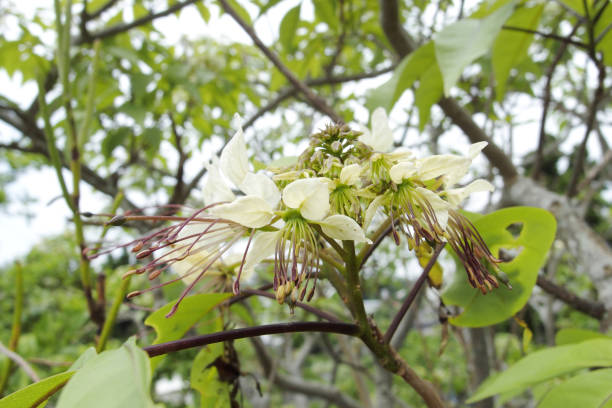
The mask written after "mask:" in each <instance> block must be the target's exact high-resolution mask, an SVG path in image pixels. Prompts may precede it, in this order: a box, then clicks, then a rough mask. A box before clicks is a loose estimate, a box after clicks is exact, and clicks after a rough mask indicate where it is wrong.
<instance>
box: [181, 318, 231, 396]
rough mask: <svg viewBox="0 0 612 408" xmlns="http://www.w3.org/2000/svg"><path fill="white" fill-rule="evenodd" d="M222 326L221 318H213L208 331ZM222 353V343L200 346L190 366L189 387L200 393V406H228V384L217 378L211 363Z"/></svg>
mask: <svg viewBox="0 0 612 408" xmlns="http://www.w3.org/2000/svg"><path fill="white" fill-rule="evenodd" d="M222 328H223V323H222V321H221V319H215V321H214V322H213V324H211V327H210V329H209V330H210V331H218V330H221V329H222ZM222 355H223V343H214V344H209V345H207V346H204V347H202V349H201V350H200V352H199V353H198V355H197V356H196V358H195V360H194V361H193V365H192V366H191V378H190V380H191V388H193V389H195V390H197V391H198V392H199V393H200V401H201V402H200V406H201V407H202V408H209V407H211V408H224V407H229V406H230V401H229V384H227V383H224V382H222V381H220V380H219V374H218V373H217V369H216V368H215V367H214V366H211V363H212V362H214V361H215V360H216V359H217V358H218V357H220V356H222Z"/></svg>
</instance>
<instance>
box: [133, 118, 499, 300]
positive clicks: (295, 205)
mask: <svg viewBox="0 0 612 408" xmlns="http://www.w3.org/2000/svg"><path fill="white" fill-rule="evenodd" d="M371 122H372V128H371V129H366V128H362V129H360V131H355V130H352V129H351V128H349V127H348V126H347V125H337V124H334V125H328V126H327V127H326V128H325V129H323V130H322V131H320V132H319V133H317V134H315V135H313V136H312V138H311V142H310V145H309V146H308V147H307V148H306V150H305V151H304V152H303V153H302V154H301V155H300V156H299V158H297V160H296V161H295V162H294V163H293V164H292V165H290V166H288V167H284V168H278V167H274V168H273V167H270V168H268V169H267V170H262V171H259V172H255V171H253V170H251V165H250V162H249V159H248V154H247V146H246V143H245V140H244V134H243V131H242V128H241V127H238V129H237V131H236V134H235V135H234V136H233V137H232V139H231V140H230V141H229V142H228V144H227V145H226V146H225V148H224V149H223V151H222V153H221V156H220V157H219V158H216V157H215V158H213V159H212V160H211V161H210V163H208V165H207V166H208V176H207V180H206V184H205V187H204V191H203V196H204V201H205V203H204V204H205V207H203V208H202V209H200V210H197V211H194V212H192V213H191V214H190V215H189V216H186V217H180V216H176V215H175V216H174V217H168V218H172V219H173V220H175V221H176V222H175V223H174V224H173V225H171V226H169V227H164V228H161V229H159V230H158V231H155V232H153V233H152V234H150V235H148V236H146V237H144V238H140V239H138V240H136V241H134V242H133V243H131V245H132V246H133V248H134V250H135V252H136V253H137V258H145V257H150V259H152V260H151V261H149V262H148V263H147V264H146V265H144V266H142V267H140V268H138V269H135V270H134V271H132V273H145V272H146V273H149V276H150V277H157V276H158V275H159V274H160V273H161V272H162V271H164V270H166V269H168V268H172V269H173V270H174V271H175V272H177V273H178V274H179V277H178V278H177V279H186V278H188V277H190V278H189V283H188V286H187V287H186V289H185V290H184V292H183V296H185V295H186V294H187V293H188V292H189V291H190V290H191V289H192V288H193V286H194V285H195V284H196V283H197V282H198V281H199V280H200V279H201V278H202V277H203V276H205V275H206V274H210V273H212V272H211V271H212V270H214V269H215V268H216V267H217V265H219V263H225V264H226V265H228V264H232V265H234V266H235V271H236V276H235V279H234V283H233V291H234V292H235V293H238V292H239V291H240V280H241V279H242V278H244V276H245V275H246V274H249V273H250V272H252V271H253V269H254V268H255V266H257V265H258V264H260V263H262V262H265V261H266V260H269V262H272V263H273V264H274V278H273V285H274V290H275V292H276V298H277V300H278V301H279V302H280V303H285V302H286V303H289V304H290V305H291V306H292V305H294V304H295V302H297V301H301V300H303V299H307V300H308V299H310V298H311V297H312V295H313V294H314V289H315V285H316V279H317V275H318V273H319V270H320V267H321V264H322V261H321V257H320V253H321V251H322V250H323V248H324V247H325V246H328V245H331V246H332V247H338V245H339V244H338V241H353V242H354V243H356V244H360V243H363V244H369V243H370V242H371V241H370V240H369V239H368V237H367V235H366V233H367V231H368V229H369V226H370V224H371V223H372V220H373V219H374V216H375V214H376V213H382V214H384V215H385V216H387V217H388V218H389V219H390V221H391V223H390V225H391V233H392V236H393V238H394V240H395V241H396V243H398V244H399V243H400V242H401V239H400V235H404V236H405V237H406V238H407V239H406V241H407V242H409V243H410V244H411V245H412V247H418V246H419V245H421V244H424V243H427V244H428V245H431V246H433V245H435V244H436V243H443V242H448V243H449V245H450V246H451V247H452V249H453V250H454V251H455V252H456V253H457V255H458V257H459V258H460V259H461V261H462V262H463V264H464V265H465V267H466V270H467V273H468V280H469V282H470V284H471V285H472V286H473V287H475V288H478V289H480V290H481V291H482V292H483V293H486V292H487V291H489V290H491V289H492V288H493V287H497V286H498V283H497V280H496V278H495V277H494V276H493V275H492V274H490V273H489V271H488V269H487V268H488V267H493V268H495V265H496V264H497V263H498V262H499V260H497V259H496V258H495V257H494V256H493V255H492V254H491V252H490V251H489V249H488V248H487V245H486V244H485V243H484V241H483V240H482V238H481V237H480V235H479V234H478V231H477V230H476V229H475V228H474V226H473V225H472V224H471V223H470V222H469V221H468V220H467V219H466V218H465V217H464V216H462V215H461V214H460V213H459V212H458V211H457V209H458V206H459V205H460V204H461V203H462V202H463V201H464V200H465V199H466V198H467V197H468V196H469V195H470V194H471V193H473V192H477V191H491V190H493V186H492V185H491V184H490V183H488V182H487V181H485V180H476V181H473V182H472V183H470V184H468V185H467V186H465V187H461V188H455V187H454V185H455V184H456V183H457V182H458V181H460V179H461V178H463V176H465V175H466V174H467V172H468V170H469V167H470V165H471V162H472V160H473V159H474V158H475V157H476V156H477V155H478V154H479V153H480V151H481V150H482V149H483V148H484V147H485V146H486V143H476V144H474V145H472V146H471V147H470V150H469V153H468V154H467V155H466V156H459V155H452V154H445V155H435V156H429V157H425V158H417V157H416V155H415V154H414V153H413V152H411V151H409V150H406V149H396V150H392V148H393V137H392V132H391V128H390V127H389V124H388V120H387V116H386V114H385V112H384V110H382V109H376V110H375V111H374V112H373V113H372V118H371ZM158 219H159V217H158ZM236 251H238V255H237V256H236ZM231 256H234V258H235V259H236V261H235V262H233V263H230V262H229V261H228V258H230V257H231ZM310 281H312V285H310V284H309V282H310ZM139 293H140V292H139Z"/></svg>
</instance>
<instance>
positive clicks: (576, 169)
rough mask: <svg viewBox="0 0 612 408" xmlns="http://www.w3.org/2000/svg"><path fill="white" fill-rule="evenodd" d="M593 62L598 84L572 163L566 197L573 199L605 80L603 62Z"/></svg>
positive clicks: (602, 94)
mask: <svg viewBox="0 0 612 408" xmlns="http://www.w3.org/2000/svg"><path fill="white" fill-rule="evenodd" d="M593 62H595V64H596V65H597V69H598V70H599V76H598V81H599V83H598V85H597V89H596V90H595V95H594V96H593V101H592V102H591V105H590V106H589V111H588V116H587V123H586V130H585V132H584V137H583V139H582V143H581V144H580V147H579V148H578V151H577V152H576V156H575V157H576V160H575V161H574V163H573V173H572V179H571V181H570V184H569V187H568V189H567V196H568V197H574V196H575V195H576V194H578V188H577V187H578V180H579V179H580V176H582V173H583V170H584V162H585V160H586V153H587V152H586V145H587V141H588V140H589V136H590V135H591V130H593V127H594V126H595V119H596V117H597V111H598V109H599V107H600V105H601V101H602V99H603V97H604V82H605V79H606V67H605V66H604V64H603V62H602V61H600V60H598V59H595V60H593Z"/></svg>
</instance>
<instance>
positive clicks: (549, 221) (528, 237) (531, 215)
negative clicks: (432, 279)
mask: <svg viewBox="0 0 612 408" xmlns="http://www.w3.org/2000/svg"><path fill="white" fill-rule="evenodd" d="M467 216H468V218H470V215H469V214H468V215H467ZM473 223H474V226H475V227H476V229H477V230H478V231H479V232H480V234H481V236H482V237H483V239H484V241H485V242H486V243H487V245H488V246H489V248H491V250H492V251H493V253H496V252H498V251H499V250H500V249H506V250H510V251H519V253H518V255H516V257H515V258H514V259H513V260H512V261H510V262H505V263H501V264H499V268H500V269H501V270H502V271H503V272H504V273H505V275H506V276H507V278H508V280H509V281H510V284H511V285H512V289H511V290H510V289H507V288H504V287H503V286H502V287H500V288H499V289H497V290H494V291H493V292H491V293H488V294H486V295H483V294H482V293H481V292H480V291H478V290H477V289H474V288H472V287H471V286H470V285H469V284H468V282H467V279H466V278H465V275H464V272H463V270H457V271H456V273H455V276H454V278H453V279H452V282H451V284H450V285H449V286H448V287H447V288H446V290H444V292H443V294H442V299H443V300H444V302H445V303H446V304H447V305H457V306H461V307H463V312H462V313H461V314H460V315H459V316H456V317H452V318H450V322H451V323H452V324H454V325H458V326H468V327H481V326H488V325H491V324H495V323H498V322H501V321H504V320H506V319H507V318H509V317H511V316H512V315H514V314H515V313H516V312H518V311H519V310H520V309H521V308H522V307H523V306H524V305H525V303H527V300H528V299H529V297H530V296H531V291H532V289H533V287H534V285H535V283H536V278H537V274H538V271H539V270H540V268H541V266H542V265H543V264H544V261H545V259H546V254H547V252H548V249H549V248H550V246H551V244H552V242H553V239H554V237H555V231H556V222H555V219H554V217H553V216H552V215H551V214H550V213H549V212H548V211H546V210H542V209H538V208H531V207H512V208H504V209H502V210H498V211H495V212H493V213H491V214H488V215H485V216H479V217H478V218H477V219H475V220H473ZM517 224H520V226H521V230H520V233H519V234H518V236H516V237H515V236H514V235H513V234H512V233H511V232H510V231H509V230H508V227H511V226H513V225H517ZM457 269H460V268H457Z"/></svg>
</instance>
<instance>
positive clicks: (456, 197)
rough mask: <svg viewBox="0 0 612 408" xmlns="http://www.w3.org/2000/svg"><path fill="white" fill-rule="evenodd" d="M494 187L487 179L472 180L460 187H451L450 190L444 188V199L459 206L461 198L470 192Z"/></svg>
mask: <svg viewBox="0 0 612 408" xmlns="http://www.w3.org/2000/svg"><path fill="white" fill-rule="evenodd" d="M493 190H495V187H494V186H493V184H491V183H489V182H488V181H487V180H483V179H478V180H474V181H472V182H471V183H470V184H468V185H467V186H465V187H462V188H453V189H450V190H446V191H445V193H446V199H447V200H448V202H449V203H450V204H451V205H453V206H455V207H457V206H459V205H460V204H461V203H462V202H463V200H465V199H466V198H467V197H468V196H469V195H470V194H472V193H477V192H480V191H493Z"/></svg>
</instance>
